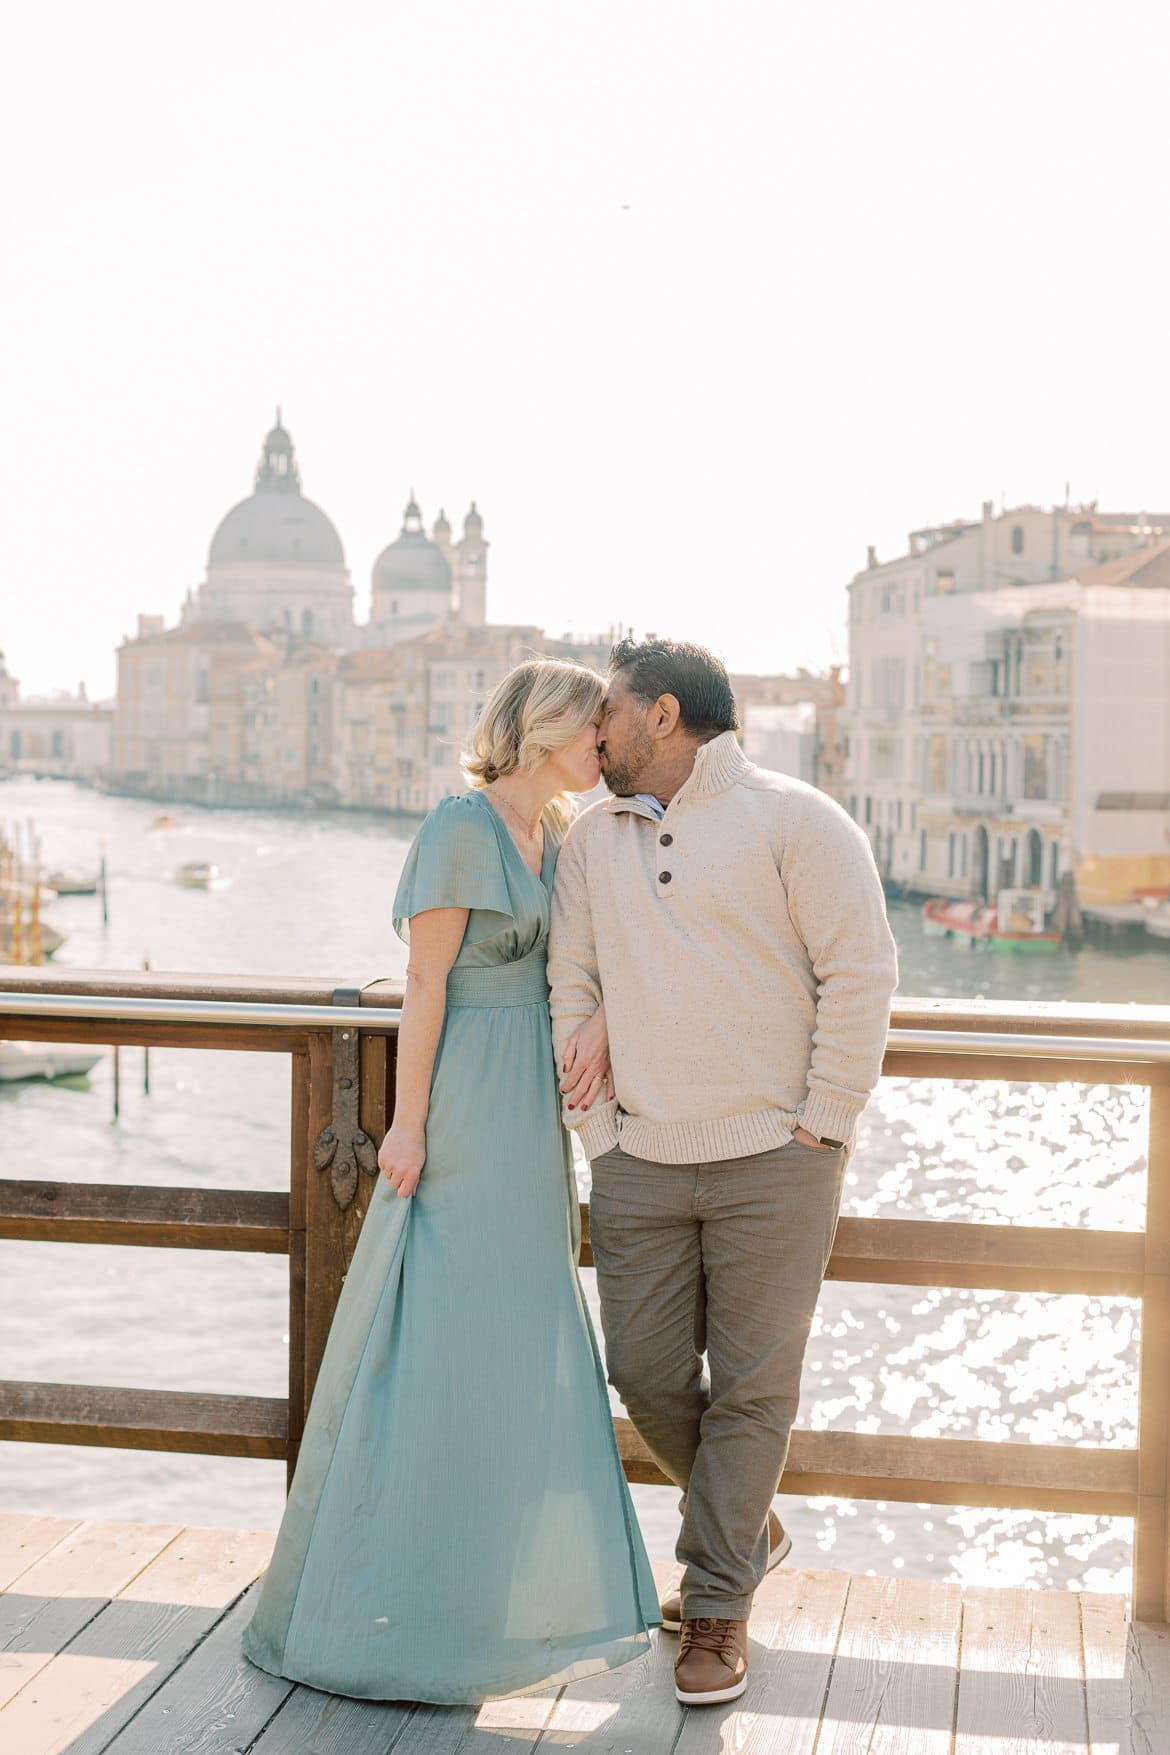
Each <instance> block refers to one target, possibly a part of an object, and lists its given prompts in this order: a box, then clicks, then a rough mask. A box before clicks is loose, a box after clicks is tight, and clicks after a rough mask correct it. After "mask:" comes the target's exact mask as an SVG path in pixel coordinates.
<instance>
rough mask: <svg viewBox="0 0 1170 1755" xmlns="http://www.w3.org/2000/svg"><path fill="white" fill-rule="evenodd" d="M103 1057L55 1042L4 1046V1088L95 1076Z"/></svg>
mask: <svg viewBox="0 0 1170 1755" xmlns="http://www.w3.org/2000/svg"><path fill="white" fill-rule="evenodd" d="M101 1058H102V1057H101V1054H100V1052H99V1053H94V1052H93V1050H92V1049H87V1048H69V1047H62V1046H61V1045H60V1044H59V1043H55V1042H0V1084H5V1085H15V1084H23V1083H25V1082H26V1081H27V1080H30V1079H47V1080H49V1081H50V1082H51V1081H52V1080H54V1079H78V1078H83V1077H84V1076H85V1074H86V1073H88V1072H91V1071H92V1070H93V1068H94V1067H95V1066H96V1065H97V1063H98V1061H99V1060H100V1059H101Z"/></svg>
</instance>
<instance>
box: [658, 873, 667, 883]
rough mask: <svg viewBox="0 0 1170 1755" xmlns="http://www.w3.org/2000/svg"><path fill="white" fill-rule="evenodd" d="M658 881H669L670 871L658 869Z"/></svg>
mask: <svg viewBox="0 0 1170 1755" xmlns="http://www.w3.org/2000/svg"><path fill="white" fill-rule="evenodd" d="M658 881H659V883H660V884H668V883H669V882H670V873H669V872H668V871H660V872H659V874H658Z"/></svg>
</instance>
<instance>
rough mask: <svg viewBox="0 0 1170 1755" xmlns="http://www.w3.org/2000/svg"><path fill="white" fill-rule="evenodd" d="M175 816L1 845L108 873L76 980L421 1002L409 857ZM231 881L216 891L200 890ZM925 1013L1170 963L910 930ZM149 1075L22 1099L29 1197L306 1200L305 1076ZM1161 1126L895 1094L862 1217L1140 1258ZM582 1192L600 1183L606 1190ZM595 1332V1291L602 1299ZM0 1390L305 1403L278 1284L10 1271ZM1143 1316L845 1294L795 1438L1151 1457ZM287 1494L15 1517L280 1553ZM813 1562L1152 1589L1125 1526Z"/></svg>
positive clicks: (55, 1478)
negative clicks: (34, 1386) (1119, 1250)
mask: <svg viewBox="0 0 1170 1755" xmlns="http://www.w3.org/2000/svg"><path fill="white" fill-rule="evenodd" d="M156 809H157V807H156V806H154V805H151V804H146V803H140V802H137V801H133V800H126V799H117V798H104V797H102V796H100V795H97V794H94V793H91V792H89V791H87V790H84V789H82V788H78V787H75V786H73V785H70V784H64V783H53V782H34V781H12V782H9V783H8V784H6V785H5V786H3V787H2V788H0V818H2V819H3V820H4V821H6V822H9V823H11V822H13V821H20V822H25V821H27V820H29V819H32V820H34V821H35V823H36V826H37V829H38V831H39V833H40V835H41V838H42V841H43V844H44V850H45V856H46V859H47V861H48V862H49V863H50V864H51V865H78V866H88V865H93V864H94V863H95V862H96V860H97V857H98V852H99V847H100V846H103V845H104V847H105V850H106V855H107V860H108V867H109V875H110V920H109V924H108V926H105V927H103V925H102V922H101V912H100V905H99V904H98V902H97V900H96V899H95V898H93V897H80V898H76V899H73V900H65V899H62V900H61V901H59V902H58V903H57V904H55V905H54V907H53V908H52V909H51V911H50V919H51V920H52V922H53V923H54V924H55V925H56V926H58V927H59V928H60V929H61V930H63V931H64V932H66V933H67V935H68V936H67V939H66V943H65V944H64V946H63V947H62V949H61V950H60V951H59V952H58V954H57V958H56V962H57V964H58V965H62V964H72V965H75V966H79V967H86V968H107V969H131V968H136V967H140V966H141V962H142V959H143V957H144V956H149V958H150V960H151V964H152V966H153V967H154V968H155V969H163V970H174V971H208V972H211V971H224V972H245V973H255V974H262V975H268V974H283V975H312V976H324V977H329V978H332V979H335V980H336V981H338V982H343V981H351V980H357V981H366V980H371V979H374V978H375V977H378V976H394V975H400V974H401V973H402V972H403V968H404V956H405V953H404V948H403V946H402V945H401V944H400V943H399V942H398V940H397V938H396V937H395V935H394V932H393V929H392V926H391V922H390V902H391V899H392V897H393V893H394V887H395V883H396V881H397V877H398V873H399V870H400V869H401V865H402V861H403V858H404V857H405V853H406V849H407V846H408V844H409V838H410V834H411V829H410V828H409V826H407V825H403V824H395V823H393V822H389V821H387V820H386V819H383V818H374V817H366V816H360V815H334V816H322V817H303V816H294V815H281V814H277V813H270V812H215V811H205V810H199V809H197V808H193V807H182V808H181V809H180V808H177V809H176V812H175V814H176V815H177V816H178V817H179V818H180V822H179V825H178V826H177V827H174V828H169V829H155V828H152V826H151V823H152V817H153V816H154V814H155V811H156ZM193 860H206V861H211V862H214V863H215V864H216V865H218V866H220V867H221V868H222V871H223V873H224V875H225V879H226V881H225V883H224V884H223V886H222V887H221V888H217V889H212V890H209V891H194V890H187V889H184V888H181V887H180V886H179V885H178V884H177V883H176V882H175V881H174V873H175V870H176V868H177V867H178V866H179V865H181V864H183V863H186V862H188V861H193ZM891 915H892V919H893V922H894V927H895V931H896V933H897V937H898V941H899V946H900V952H901V966H902V991H903V992H904V993H906V994H910V995H918V996H926V995H954V996H961V997H975V996H984V997H987V998H994V999H1025V1000H1027V999H1034V1000H1061V999H1063V1000H1074V1001H1080V1002H1084V1001H1090V1000H1102V1001H1109V1002H1114V1003H1127V1002H1132V1003H1167V1002H1170V950H1167V949H1164V948H1161V947H1158V946H1150V947H1149V948H1147V949H1143V950H1140V951H1137V952H1134V953H1132V954H1122V953H1118V952H1112V951H1106V950H1103V949H1098V948H1093V947H1090V948H1086V949H1084V950H1082V951H1080V952H1077V953H1072V952H1063V951H1062V952H1061V953H1059V954H1058V955H1056V956H1053V957H1012V956H1005V955H995V954H993V953H988V952H981V951H972V950H969V949H966V948H964V947H962V946H958V945H954V944H952V943H950V942H949V941H946V940H938V939H927V938H925V937H924V936H923V935H922V933H921V930H920V926H919V920H918V913H917V909H916V908H914V907H913V906H910V905H904V904H897V903H895V904H893V905H892V909H891ZM141 1074H142V1054H141V1051H140V1050H126V1051H125V1052H124V1053H123V1056H122V1113H121V1119H120V1121H119V1122H118V1123H117V1124H115V1123H114V1122H113V1120H112V1096H113V1094H112V1062H111V1056H110V1054H109V1052H108V1051H107V1052H106V1054H105V1056H104V1057H103V1060H102V1061H101V1063H100V1064H99V1066H98V1067H97V1068H96V1069H95V1071H94V1073H93V1074H92V1075H91V1077H90V1078H89V1079H88V1080H84V1081H80V1082H78V1083H76V1084H73V1085H68V1086H66V1085H57V1086H46V1085H24V1086H13V1085H9V1086H0V1130H2V1132H0V1137H2V1139H3V1145H4V1165H3V1174H6V1175H20V1176H30V1177H43V1178H46V1177H47V1178H59V1179H62V1180H74V1181H85V1180H92V1181H95V1182H118V1181H124V1182H155V1183H167V1184H172V1185H189V1186H199V1185H202V1186H206V1187H217V1188H231V1187H239V1188H278V1187H281V1186H284V1185H286V1183H287V1176H288V1067H287V1062H286V1061H285V1060H284V1059H283V1057H280V1056H275V1055H273V1056H268V1055H259V1054H253V1055H230V1054H220V1053H211V1052H199V1051H194V1050H191V1051H183V1050H165V1051H164V1050H157V1049H156V1050H154V1051H153V1052H152V1055H151V1094H150V1095H149V1096H147V1095H145V1094H144V1092H143V1090H142V1077H141ZM1145 1144H1146V1106H1145V1100H1144V1096H1143V1095H1142V1094H1141V1093H1137V1094H1133V1093H1131V1092H1127V1091H1125V1090H1123V1089H1119V1088H1108V1087H1104V1086H1102V1087H1094V1088H1091V1089H1089V1088H1085V1087H1071V1086H1066V1087H1060V1086H1041V1085H1028V1084H1006V1083H1005V1084H994V1085H989V1084H974V1083H972V1084H949V1083H946V1082H941V1081H937V1082H936V1081H926V1080H913V1081H911V1080H904V1079H890V1080H885V1081H883V1083H882V1085H881V1087H880V1089H879V1091H878V1093H877V1095H876V1097H875V1099H874V1101H873V1103H872V1104H871V1106H870V1108H869V1110H868V1112H867V1115H866V1118H865V1121H864V1124H863V1127H862V1131H861V1137H860V1140H859V1144H858V1147H857V1151H856V1153H855V1154H854V1158H853V1161H852V1165H851V1168H850V1171H849V1178H848V1186H847V1191H846V1203H845V1210H846V1211H847V1212H850V1213H856V1214H870V1215H874V1214H880V1215H882V1216H885V1217H896V1216H902V1217H911V1218H913V1217H920V1218H921V1217H927V1216H930V1217H937V1218H948V1219H959V1218H965V1219H970V1220H972V1221H974V1222H980V1221H983V1222H987V1223H1001V1224H1002V1223H1011V1222H1013V1221H1016V1222H1019V1223H1021V1224H1031V1225H1036V1224H1051V1225H1053V1226H1066V1225H1074V1226H1092V1227H1096V1226H1099V1227H1104V1228H1118V1229H1138V1228H1140V1226H1141V1223H1142V1216H1143V1198H1144V1195H1143V1177H1144V1170H1145V1156H1144V1153H1145ZM587 1174H588V1173H587V1169H586V1168H585V1167H584V1166H581V1170H580V1175H581V1184H582V1189H583V1191H584V1190H586V1189H587ZM583 1279H584V1281H585V1284H586V1289H587V1292H588V1295H589V1297H590V1299H591V1301H592V1302H593V1307H594V1310H596V1294H595V1288H594V1286H593V1275H592V1273H591V1272H589V1271H586V1272H585V1273H584V1274H583ZM0 1286H2V1288H3V1291H2V1296H0V1348H2V1363H0V1375H3V1376H5V1377H19V1378H27V1379H38V1380H47V1381H52V1380H59V1381H66V1382H79V1383H104V1384H126V1385H138V1386H141V1387H146V1388H160V1389H162V1388H170V1389H183V1390H214V1391H220V1392H235V1393H245V1394H258V1395H281V1394H283V1393H284V1390H285V1382H286V1361H287V1353H286V1348H287V1305H286V1299H287V1263H286V1262H285V1260H284V1258H283V1257H267V1256H246V1255H237V1256H216V1255H214V1254H203V1253H199V1252H183V1251H178V1250H176V1251H170V1250H147V1249H111V1248H97V1247H92V1248H91V1247H85V1248H79V1247H77V1246H70V1245H67V1244H59V1245H58V1244H22V1243H0ZM1137 1317H1138V1311H1137V1307H1136V1305H1134V1304H1133V1303H1132V1302H1130V1301H1127V1300H1124V1299H1112V1300H1105V1299H1100V1298H1083V1297H1057V1296H1024V1295H1020V1294H1015V1293H1010V1294H996V1293H984V1292H979V1291H946V1290H935V1289H921V1290H920V1289H916V1288H897V1287H868V1286H855V1285H830V1286H826V1288H825V1289H824V1293H823V1296H822V1299H821V1304H820V1308H819V1311H818V1314H817V1320H816V1325H815V1331H814V1334H813V1336H812V1340H811V1343H810V1347H809V1354H808V1360H807V1365H806V1370H805V1378H804V1393H803V1398H802V1404H801V1409H800V1416H799V1418H800V1423H801V1424H802V1425H806V1426H812V1427H830V1426H831V1427H836V1428H842V1429H847V1430H852V1431H859V1432H891V1433H921V1434H923V1435H927V1436H931V1437H944V1438H945V1437H950V1438H955V1437H972V1438H985V1439H995V1440H1015V1441H1017V1442H1024V1443H1028V1442H1034V1443H1045V1444H1070V1445H1078V1444H1080V1445H1093V1444H1120V1445H1127V1444H1132V1443H1133V1442H1134V1440H1135V1435H1136V1412H1137V1399H1136V1361H1137V1341H1138V1333H1137V1329H1138V1321H1137ZM635 1497H636V1500H637V1505H638V1514H639V1517H640V1519H641V1521H642V1525H643V1528H644V1531H645V1534H646V1538H647V1542H648V1545H649V1547H650V1550H651V1552H652V1554H654V1555H655V1556H656V1557H661V1558H668V1557H670V1555H671V1553H672V1551H673V1544H674V1539H675V1534H676V1531H677V1521H678V1520H677V1513H676V1510H675V1507H674V1503H673V1495H672V1494H671V1493H669V1492H668V1491H666V1490H665V1489H659V1488H646V1487H642V1488H637V1489H635ZM282 1498H283V1467H282V1466H281V1465H278V1464H274V1463H265V1462H253V1461H247V1460H236V1459H228V1458H208V1457H185V1456H169V1455H153V1454H150V1453H147V1452H141V1453H139V1452H124V1451H102V1450H90V1449H83V1448H74V1447H70V1446H61V1447H57V1446H38V1445H18V1444H7V1445H4V1444H0V1508H2V1509H5V1510H27V1511H47V1512H65V1511H69V1512H73V1513H76V1514H78V1515H83V1516H88V1517H106V1518H137V1519H149V1520H162V1521H168V1520H175V1521H181V1522H184V1523H203V1524H222V1525H234V1526H251V1527H257V1528H263V1527H266V1526H272V1525H274V1524H275V1523H276V1522H277V1520H278V1518H279V1515H280V1510H281V1504H282ZM779 1509H780V1510H781V1512H782V1515H783V1516H784V1519H785V1521H786V1523H787V1524H788V1525H789V1527H790V1529H791V1531H792V1533H793V1538H794V1551H793V1564H795V1565H801V1566H837V1567H842V1568H846V1569H848V1570H851V1571H854V1572H859V1573H865V1572H876V1573H881V1574H888V1573H898V1572H905V1573H906V1574H908V1575H912V1576H926V1575H930V1576H935V1577H940V1578H950V1579H955V1580H958V1581H959V1582H962V1583H968V1584H975V1583H996V1584H1013V1585H1041V1584H1056V1585H1062V1586H1069V1587H1079V1588H1084V1589H1090V1590H1123V1589H1125V1588H1127V1586H1128V1578H1129V1563H1130V1526H1129V1524H1128V1523H1127V1522H1126V1521H1125V1520H1121V1519H1116V1520H1110V1519H1105V1518H1095V1517H1056V1516H1047V1515H1039V1514H1032V1513H1016V1512H998V1511H976V1510H963V1509H959V1510H956V1509H953V1508H947V1507H938V1506H929V1505H925V1506H924V1505H899V1504H894V1503H888V1504H887V1503H881V1502H879V1503H876V1504H875V1503H866V1502H862V1501H847V1500H836V1499H818V1500H812V1501H805V1500H801V1499H799V1498H796V1497H788V1496H786V1497H784V1498H783V1499H782V1500H781V1501H780V1502H779Z"/></svg>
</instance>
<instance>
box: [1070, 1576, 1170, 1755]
mask: <svg viewBox="0 0 1170 1755" xmlns="http://www.w3.org/2000/svg"><path fill="white" fill-rule="evenodd" d="M1080 1603H1081V1651H1082V1654H1083V1657H1084V1665H1085V1712H1086V1717H1087V1719H1088V1730H1089V1751H1090V1755H1118V1751H1119V1750H1120V1749H1123V1748H1124V1747H1125V1746H1126V1740H1127V1737H1128V1732H1129V1690H1128V1688H1127V1686H1126V1681H1125V1659H1126V1648H1127V1645H1128V1633H1129V1628H1128V1624H1127V1621H1126V1615H1125V1598H1124V1597H1122V1596H1105V1595H1104V1594H1102V1593H1098V1592H1092V1591H1083V1592H1082V1593H1081V1598H1080ZM1166 1722H1167V1725H1168V1727H1170V1717H1168V1718H1167V1720H1166Z"/></svg>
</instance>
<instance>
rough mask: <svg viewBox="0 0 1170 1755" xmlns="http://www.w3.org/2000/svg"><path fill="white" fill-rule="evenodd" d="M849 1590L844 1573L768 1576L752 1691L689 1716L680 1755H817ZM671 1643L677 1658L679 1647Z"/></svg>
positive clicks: (760, 1604)
mask: <svg viewBox="0 0 1170 1755" xmlns="http://www.w3.org/2000/svg"><path fill="white" fill-rule="evenodd" d="M849 1588H850V1581H849V1579H848V1577H847V1576H846V1574H845V1573H843V1572H789V1571H776V1572H772V1573H769V1575H768V1577H767V1578H766V1579H765V1580H764V1582H763V1584H762V1585H761V1586H760V1588H759V1590H758V1591H757V1592H756V1600H755V1605H754V1608H753V1612H752V1617H751V1620H750V1622H749V1624H748V1637H749V1642H750V1643H749V1652H748V1685H747V1690H746V1692H745V1693H744V1694H743V1695H742V1696H741V1697H740V1699H739V1700H737V1701H735V1702H734V1703H733V1704H732V1705H731V1706H725V1707H704V1708H703V1709H702V1710H700V1711H694V1712H688V1713H687V1714H686V1716H685V1719H684V1722H683V1728H682V1733H681V1735H680V1737H679V1740H678V1755H707V1752H708V1751H711V1752H712V1755H714V1751H716V1750H725V1749H734V1750H735V1751H736V1755H812V1751H813V1749H814V1748H816V1747H817V1746H818V1745H817V1737H818V1732H819V1730H820V1723H821V1708H822V1704H823V1702H824V1699H825V1693H826V1690H827V1688H828V1686H829V1678H830V1676H831V1674H832V1671H833V1665H834V1660H835V1654H836V1650H837V1641H838V1638H839V1634H840V1628H841V1617H842V1613H843V1611H844V1609H845V1605H846V1601H847V1593H848V1591H849ZM664 1643H668V1644H669V1646H670V1648H672V1650H671V1655H672V1656H673V1650H674V1649H675V1642H674V1641H673V1640H670V1641H669V1642H664ZM618 1747H619V1748H622V1747H623V1746H622V1745H618ZM634 1747H635V1748H636V1747H637V1745H636V1744H635V1745H634ZM847 1747H849V1749H850V1755H853V1751H855V1750H861V1749H864V1748H865V1744H864V1743H863V1742H861V1741H857V1742H854V1743H853V1744H851V1745H847Z"/></svg>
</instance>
